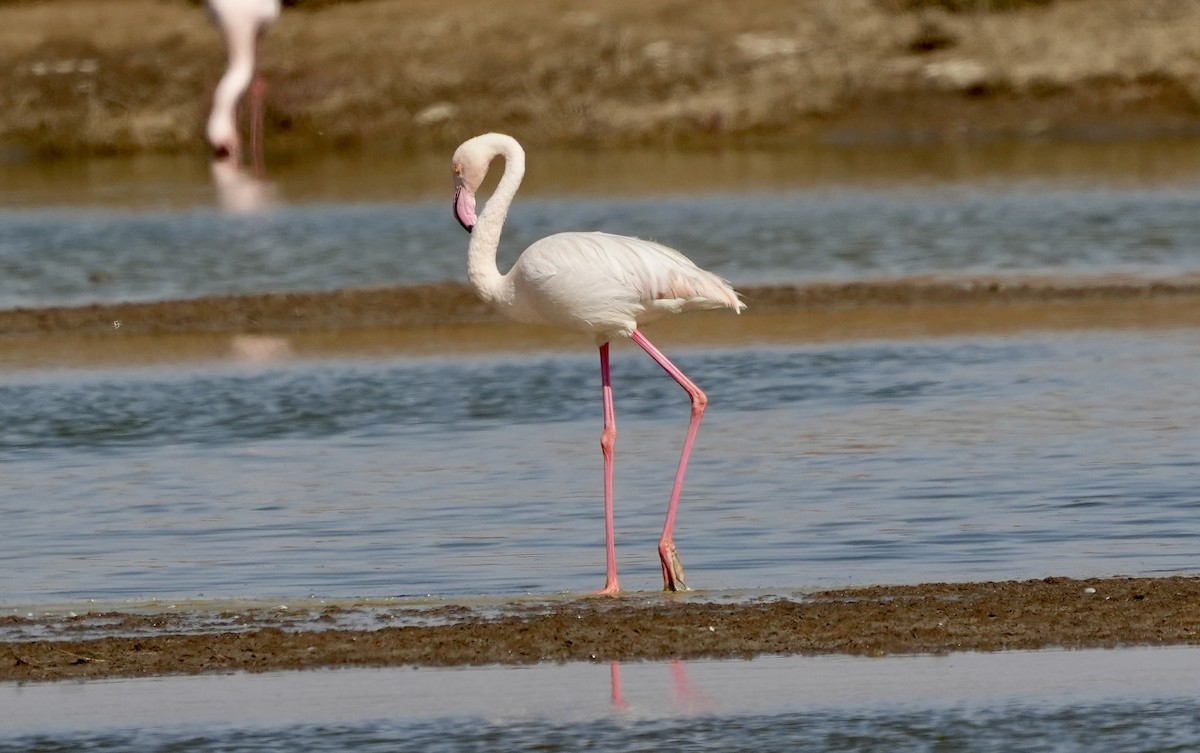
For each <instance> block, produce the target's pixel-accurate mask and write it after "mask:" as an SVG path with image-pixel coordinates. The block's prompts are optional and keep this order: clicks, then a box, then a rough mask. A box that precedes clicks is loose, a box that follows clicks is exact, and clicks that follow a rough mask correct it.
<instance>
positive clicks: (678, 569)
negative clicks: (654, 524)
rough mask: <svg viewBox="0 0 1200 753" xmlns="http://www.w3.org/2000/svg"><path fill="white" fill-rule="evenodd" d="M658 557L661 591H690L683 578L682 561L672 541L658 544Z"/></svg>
mask: <svg viewBox="0 0 1200 753" xmlns="http://www.w3.org/2000/svg"><path fill="white" fill-rule="evenodd" d="M658 557H659V559H661V560H662V570H663V590H664V591H691V590H692V589H690V588H688V585H687V583H686V582H684V577H683V561H682V560H680V559H679V551H678V550H677V549H676V548H675V542H674V541H660V542H659V543H658Z"/></svg>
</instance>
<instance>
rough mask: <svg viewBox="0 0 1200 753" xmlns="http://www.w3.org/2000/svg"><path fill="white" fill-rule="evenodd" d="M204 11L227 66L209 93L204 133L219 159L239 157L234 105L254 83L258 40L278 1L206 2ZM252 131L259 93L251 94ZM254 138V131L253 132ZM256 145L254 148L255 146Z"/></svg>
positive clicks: (272, 19)
mask: <svg viewBox="0 0 1200 753" xmlns="http://www.w3.org/2000/svg"><path fill="white" fill-rule="evenodd" d="M207 2H208V10H209V13H210V14H211V15H212V17H213V20H214V21H215V22H216V24H217V26H218V27H219V28H220V30H221V34H222V36H223V37H224V39H225V51H226V53H227V55H228V59H229V65H228V67H227V68H226V69H225V74H224V75H223V76H222V77H221V81H220V82H219V83H218V84H217V88H216V91H215V92H214V93H213V106H212V111H211V112H210V114H209V117H208V125H207V128H206V129H205V130H206V134H207V136H208V141H209V144H211V145H212V148H213V151H214V152H215V153H216V154H217V156H219V157H232V158H234V160H235V161H236V159H237V158H238V157H239V155H240V146H241V142H240V139H239V138H238V128H237V104H238V101H239V100H240V99H241V98H242V95H243V94H245V93H246V90H247V89H249V88H250V87H251V82H252V81H253V80H254V76H255V67H256V62H257V61H256V57H257V48H258V39H259V37H260V36H262V34H263V33H264V32H265V31H266V30H267V28H268V27H269V26H270V25H271V24H272V23H274V22H275V20H276V19H277V18H279V13H280V0H207ZM254 98H255V101H254V106H255V118H256V120H255V123H254V127H255V129H257V128H259V124H258V122H257V119H258V118H260V117H261V101H260V100H261V92H260V91H255V92H254ZM255 133H256V135H257V130H256V131H255ZM256 146H257V145H256Z"/></svg>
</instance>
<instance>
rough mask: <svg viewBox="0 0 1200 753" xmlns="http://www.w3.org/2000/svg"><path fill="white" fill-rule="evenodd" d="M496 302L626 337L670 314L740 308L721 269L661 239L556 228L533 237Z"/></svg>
mask: <svg viewBox="0 0 1200 753" xmlns="http://www.w3.org/2000/svg"><path fill="white" fill-rule="evenodd" d="M504 281H505V288H504V289H503V290H502V292H501V294H500V295H499V296H498V298H497V300H496V301H495V306H496V308H497V309H498V310H499V311H500V312H501V313H503V314H505V315H507V316H509V317H510V318H512V319H515V320H517V321H521V322H527V323H530V324H548V325H553V326H558V327H562V328H565V329H570V330H574V331H577V332H583V333H586V334H591V335H594V336H596V337H597V338H598V339H600V340H607V339H609V338H612V337H618V336H619V337H629V336H630V335H631V334H632V333H633V331H634V330H635V329H637V328H638V327H639V326H641V325H643V324H648V323H650V322H653V321H655V320H656V319H660V318H662V317H664V316H667V315H668V314H679V313H683V312H685V311H694V310H699V309H715V308H735V309H739V310H740V307H741V306H742V305H743V304H741V302H740V301H738V299H737V294H736V293H734V292H733V290H732V289H731V288H730V287H729V286H728V284H726V283H725V282H724V281H723V280H721V279H720V278H719V277H717V276H716V275H714V274H712V273H711V272H707V271H705V270H703V269H701V268H699V267H697V266H696V265H695V264H694V263H693V262H692V260H691V259H688V258H687V257H686V256H684V255H683V254H681V253H679V252H678V251H676V250H675V249H672V248H668V247H667V246H664V245H662V244H659V243H654V242H652V241H645V240H641V239H639V238H630V237H627V236H623V235H612V234H609V233H558V234H556V235H551V236H548V237H546V238H543V239H541V240H539V241H537V242H535V243H533V244H532V245H531V246H530V247H529V248H528V249H526V250H525V252H524V253H522V254H521V256H520V258H519V259H518V260H517V262H516V263H515V264H514V265H513V267H512V269H510V270H509V272H508V274H507V275H505V276H504Z"/></svg>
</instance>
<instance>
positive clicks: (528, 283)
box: [452, 133, 745, 594]
mask: <svg viewBox="0 0 1200 753" xmlns="http://www.w3.org/2000/svg"><path fill="white" fill-rule="evenodd" d="M496 157H503V159H504V163H505V164H504V175H503V176H502V177H501V179H500V182H499V184H498V185H497V186H496V190H495V192H494V193H493V194H492V196H491V198H490V199H489V200H488V202H487V203H486V205H485V206H484V209H483V212H482V213H480V214H479V215H476V211H475V210H476V197H475V193H476V191H477V190H478V189H479V186H480V185H481V184H482V183H483V179H484V177H486V175H487V171H488V167H489V166H490V164H491V162H492V160H494V159H495V158H496ZM452 169H453V172H454V214H455V217H456V218H457V219H458V221H459V223H460V224H461V225H462V226H463V227H464V228H466V229H467V230H468V231H469V232H470V233H471V241H470V244H469V245H468V247H467V276H468V278H469V279H470V281H471V284H472V286H473V287H474V288H475V291H476V292H477V293H478V294H479V296H480V298H482V299H483V300H484V301H486V302H488V303H489V304H491V305H492V307H493V308H495V309H496V310H497V311H499V312H500V313H502V314H504V315H506V316H508V317H510V318H512V319H514V320H516V321H520V322H526V323H530V324H547V325H553V326H558V327H563V328H566V329H569V330H574V331H577V332H581V333H584V334H590V335H592V336H593V337H594V338H595V340H596V343H597V344H598V346H599V348H600V375H601V395H602V400H603V404H604V431H603V432H602V434H601V437H600V446H601V451H602V452H603V455H604V511H605V545H606V551H607V578H606V581H605V585H604V588H603V589H601V591H600V593H604V594H616V593H618V592H619V590H620V586H619V584H618V580H617V567H616V554H615V537H614V533H613V484H612V476H613V463H614V455H615V447H616V417H615V413H614V410H613V399H612V386H611V379H610V374H609V341H610V340H611V339H612V338H613V337H628V338H630V339H632V340H633V341H634V342H636V343H637V344H638V345H639V346H640V347H641V348H642V349H643V350H644V351H646V353H647V354H649V355H650V357H651V358H653V359H654V360H655V361H656V362H657V363H658V364H659V366H661V367H662V368H663V370H664V371H666V372H667V374H669V375H670V376H671V378H672V379H674V380H675V381H676V382H677V383H678V384H679V385H680V386H681V387H682V388H683V389H684V390H685V391H686V392H687V393H688V396H689V397H690V399H691V403H692V411H691V421H690V423H689V424H688V431H687V435H686V437H685V439H684V444H683V451H682V453H681V455H680V459H679V466H678V469H677V470H676V474H675V484H674V487H673V488H672V490H671V500H670V503H669V505H668V507H667V519H666V523H665V525H664V526H663V533H662V537H661V538H660V539H659V544H658V552H659V559H660V561H661V563H662V572H663V586H664V588H665V589H666V590H670V591H676V590H687V585H686V583H685V582H684V576H683V565H682V563H681V562H680V560H679V555H678V552H677V551H676V547H675V542H674V538H673V531H674V525H675V514H676V510H677V508H678V504H679V498H680V494H681V491H682V487H683V479H684V474H685V473H686V470H687V464H688V458H689V457H690V455H691V449H692V444H693V442H694V440H695V436H696V431H697V430H698V428H699V426H700V419H701V417H702V416H703V415H704V409H705V407H706V406H707V404H708V398H707V397H706V396H705V394H704V392H703V391H701V390H700V388H699V387H697V386H696V385H695V384H694V383H693V382H692V381H691V380H690V379H688V377H687V376H686V375H685V374H684V373H683V372H682V371H681V370H680V369H679V368H678V367H676V366H675V365H674V364H673V363H671V362H670V360H668V359H667V357H666V356H665V355H663V354H662V353H661V352H660V351H659V350H658V349H657V348H656V347H655V346H654V345H653V344H652V343H651V342H650V341H649V339H648V338H646V336H645V335H644V334H642V332H641V331H640V329H639V327H640V326H641V325H643V324H647V323H649V322H652V321H654V320H656V319H660V318H662V317H664V316H667V315H669V314H679V313H684V312H687V311H694V310H701V309H721V308H728V309H732V310H733V311H734V313H741V311H742V310H743V309H744V308H745V304H744V303H742V301H741V300H740V299H739V298H738V294H737V292H736V291H735V290H734V289H733V288H732V287H731V286H730V285H729V283H727V282H726V281H724V280H722V279H721V278H720V277H718V276H717V275H715V274H713V273H711V272H708V271H706V270H703V269H701V268H700V267H698V266H696V264H694V263H693V262H692V261H691V260H690V259H688V258H687V257H686V256H684V255H683V254H681V253H680V252H678V251H676V250H675V249H672V248H668V247H667V246H664V245H662V244H659V243H655V242H653V241H646V240H641V239H639V238H631V237H628V236H623V235H612V234H609V233H599V232H570V233H558V234H556V235H551V236H548V237H546V238H543V239H541V240H539V241H536V242H535V243H533V244H532V245H531V246H529V248H527V249H526V250H525V251H524V252H523V253H522V254H521V256H520V257H519V258H518V259H517V261H516V262H515V263H514V264H513V266H512V267H511V268H510V269H509V271H508V272H507V273H501V272H500V271H499V269H497V267H496V250H497V248H498V247H499V244H500V233H501V229H502V228H503V225H504V221H505V219H506V218H507V216H508V209H509V207H510V206H511V204H512V200H513V198H514V196H515V195H516V192H517V189H518V187H519V186H520V184H521V179H522V177H523V176H524V173H525V152H524V150H522V149H521V146H520V144H518V143H517V141H516V140H515V139H513V138H512V137H510V136H505V135H503V134H497V133H489V134H484V135H482V136H476V137H475V138H473V139H470V140H468V141H466V142H464V143H463V144H462V145H461V146H459V148H458V149H457V150H456V151H455V153H454V158H453V160H452Z"/></svg>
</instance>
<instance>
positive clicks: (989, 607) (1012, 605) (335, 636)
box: [0, 577, 1200, 682]
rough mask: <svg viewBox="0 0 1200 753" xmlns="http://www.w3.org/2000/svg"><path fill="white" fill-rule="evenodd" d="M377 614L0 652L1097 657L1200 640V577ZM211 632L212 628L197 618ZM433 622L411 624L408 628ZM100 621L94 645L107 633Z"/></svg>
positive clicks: (56, 658)
mask: <svg viewBox="0 0 1200 753" xmlns="http://www.w3.org/2000/svg"><path fill="white" fill-rule="evenodd" d="M409 609H410V610H411V611H409V612H408V613H406V609H405V608H403V607H399V608H396V609H395V610H394V611H392V612H380V611H378V610H376V611H374V612H373V613H372V615H371V616H372V619H374V620H376V621H382V622H396V623H400V624H398V625H397V626H391V627H379V628H377V629H322V625H323V623H337V622H339V621H344V620H346V619H347V613H348V612H353V611H355V610H356V607H355V606H354V605H352V604H351V605H339V606H331V607H318V608H314V609H311V610H305V609H303V608H301V609H299V610H297V609H288V610H269V609H258V610H240V611H237V612H224V613H221V614H214V615H208V616H207V618H208V619H210V620H216V621H221V622H223V623H224V625H225V627H224V628H222V629H220V630H213V631H209V632H204V631H201V632H196V630H195V628H194V627H193V628H190V629H189V625H194V624H195V623H196V621H197V617H196V615H194V614H181V613H177V612H174V613H167V612H160V613H155V614H133V613H128V614H122V613H119V612H114V613H102V614H94V615H79V616H72V617H57V618H32V617H30V618H23V617H6V618H2V619H0V629H4V630H6V631H9V632H11V631H13V630H26V629H27V630H30V631H37V630H46V629H52V630H54V631H55V632H56V633H59V634H65V635H68V636H69V634H70V632H71V630H72V629H73V628H75V629H78V630H80V631H85V632H88V633H89V635H88V637H85V638H80V639H71V638H70V637H60V638H56V639H55V640H8V641H5V642H3V643H0V682H4V681H9V682H11V681H37V680H57V679H68V678H103V677H123V676H142V675H166V674H200V673H208V672H229V671H239V670H240V671H250V672H264V671H271V670H285V669H306V668H317V667H348V666H374V667H386V666H455V665H482V664H531V663H538V662H566V661H604V662H607V661H618V660H619V661H632V660H643V659H644V660H652V659H666V658H685V659H695V658H751V657H754V656H758V655H764V654H776V655H786V654H818V653H844V654H859V655H868V656H882V655H888V654H904V653H910V654H911V653H945V652H951V651H997V650H1003V649H1037V648H1049V647H1061V648H1100V647H1116V646H1125V645H1134V644H1137V645H1178V644H1194V643H1197V642H1200V632H1198V629H1197V626H1198V625H1200V579H1196V578H1186V577H1168V578H1099V579H1094V580H1091V579H1089V580H1074V579H1069V578H1047V579H1045V580H1031V581H1020V582H1016V581H1010V582H1000V583H964V584H952V583H951V584H947V583H931V584H924V585H915V586H872V587H868V588H856V589H846V590H837V591H823V592H819V593H812V594H806V595H803V596H793V597H786V598H775V597H772V598H767V599H757V600H750V601H745V602H739V603H718V602H714V601H710V600H707V597H705V596H704V595H703V594H702V593H701V594H699V595H698V596H697V595H692V594H682V595H673V594H664V595H660V596H654V595H641V594H639V595H633V596H629V597H625V598H618V599H612V598H608V597H581V598H574V599H568V600H557V601H552V602H546V603H540V604H539V603H532V602H528V601H524V602H514V603H512V604H508V605H502V606H500V607H499V608H489V609H488V610H486V611H482V612H481V611H477V610H476V609H473V608H471V607H467V606H453V605H447V606H442V607H438V608H435V609H424V610H412V609H411V608H409ZM201 619H204V618H201ZM431 621H432V622H434V623H435V624H404V623H405V622H411V623H421V622H431ZM97 622H102V623H103V624H104V628H103V634H100V635H96V627H95V624H96V623H97Z"/></svg>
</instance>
